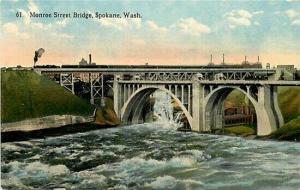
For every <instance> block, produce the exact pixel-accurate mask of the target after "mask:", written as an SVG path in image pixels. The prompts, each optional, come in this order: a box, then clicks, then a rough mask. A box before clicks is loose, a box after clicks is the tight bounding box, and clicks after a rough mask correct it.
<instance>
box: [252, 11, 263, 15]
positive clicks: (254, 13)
mask: <svg viewBox="0 0 300 190" xmlns="http://www.w3.org/2000/svg"><path fill="white" fill-rule="evenodd" d="M264 13H265V12H264V11H254V12H253V13H252V14H253V15H261V14H264Z"/></svg>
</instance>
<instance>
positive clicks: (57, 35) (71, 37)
mask: <svg viewBox="0 0 300 190" xmlns="http://www.w3.org/2000/svg"><path fill="white" fill-rule="evenodd" d="M53 36H54V37H55V38H60V39H67V40H72V39H74V36H73V35H70V34H66V33H57V32H54V33H53Z"/></svg>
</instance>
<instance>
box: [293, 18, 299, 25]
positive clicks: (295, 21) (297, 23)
mask: <svg viewBox="0 0 300 190" xmlns="http://www.w3.org/2000/svg"><path fill="white" fill-rule="evenodd" d="M292 25H297V26H300V19H298V20H294V21H293V22H292Z"/></svg>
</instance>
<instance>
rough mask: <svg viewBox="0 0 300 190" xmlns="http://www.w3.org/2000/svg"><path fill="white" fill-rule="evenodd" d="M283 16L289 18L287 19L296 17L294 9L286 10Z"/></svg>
mask: <svg viewBox="0 0 300 190" xmlns="http://www.w3.org/2000/svg"><path fill="white" fill-rule="evenodd" d="M285 14H286V15H287V16H288V17H289V18H294V17H295V16H297V15H298V13H297V11H295V10H294V9H288V10H286V11H285Z"/></svg>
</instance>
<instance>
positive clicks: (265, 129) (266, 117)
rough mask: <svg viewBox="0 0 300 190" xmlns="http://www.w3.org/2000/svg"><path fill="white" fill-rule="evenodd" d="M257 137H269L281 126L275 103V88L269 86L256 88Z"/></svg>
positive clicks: (280, 115)
mask: <svg viewBox="0 0 300 190" xmlns="http://www.w3.org/2000/svg"><path fill="white" fill-rule="evenodd" d="M256 115H257V135H259V136H263V135H269V134H270V133H272V132H273V131H275V130H277V129H278V128H279V127H281V126H282V125H283V123H284V122H283V117H282V114H281V112H280V110H279V107H278V103H277V88H274V87H273V86H270V85H263V86H260V87H258V102H257V108H256Z"/></svg>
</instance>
